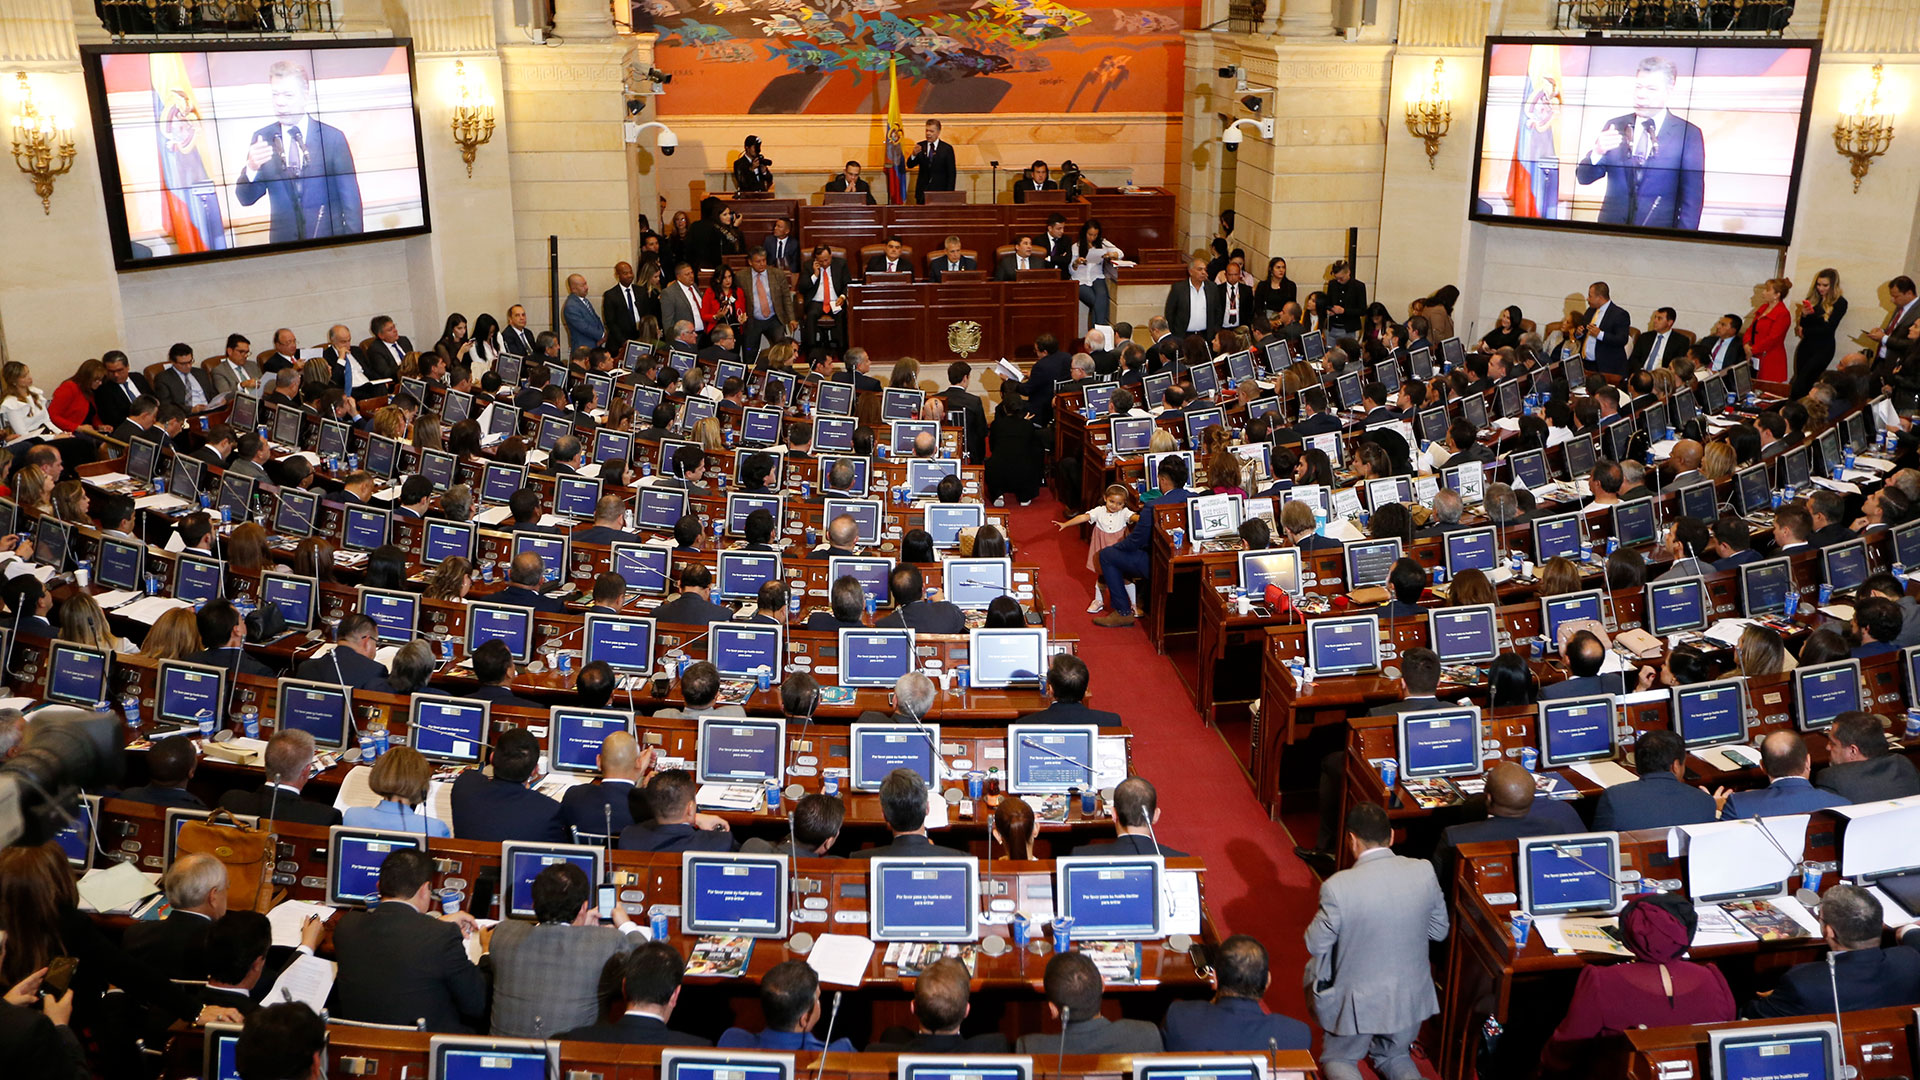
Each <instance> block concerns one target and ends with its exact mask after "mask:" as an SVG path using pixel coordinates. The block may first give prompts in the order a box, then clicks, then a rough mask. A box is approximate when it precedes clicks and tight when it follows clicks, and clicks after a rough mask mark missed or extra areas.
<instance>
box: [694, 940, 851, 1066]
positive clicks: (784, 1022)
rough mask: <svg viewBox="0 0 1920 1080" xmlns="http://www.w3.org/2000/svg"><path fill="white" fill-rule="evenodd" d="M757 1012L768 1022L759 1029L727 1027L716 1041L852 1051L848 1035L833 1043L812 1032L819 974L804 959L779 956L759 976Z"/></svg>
mask: <svg viewBox="0 0 1920 1080" xmlns="http://www.w3.org/2000/svg"><path fill="white" fill-rule="evenodd" d="M760 1012H761V1014H762V1015H764V1016H765V1017H766V1022H767V1026H766V1027H765V1028H764V1029H762V1030H760V1031H748V1030H747V1029H746V1028H738V1027H730V1028H728V1029H727V1030H726V1031H725V1032H723V1033H721V1035H720V1041H719V1042H718V1043H717V1044H716V1045H719V1046H724V1047H734V1048H739V1049H742V1050H780V1051H795V1050H810V1051H820V1050H827V1051H832V1052H834V1053H845V1054H851V1053H853V1052H854V1051H853V1042H852V1040H850V1039H835V1040H833V1043H832V1045H828V1044H827V1043H825V1042H823V1041H822V1040H821V1039H820V1037H819V1036H817V1035H815V1034H814V1033H813V1027H814V1025H815V1024H818V1023H819V1022H820V976H819V975H818V974H816V973H815V972H814V970H813V969H812V968H811V967H808V966H807V962H806V961H805V960H782V961H780V962H779V963H777V964H775V965H773V967H772V968H770V969H769V970H768V971H767V973H766V974H765V975H762V976H760Z"/></svg>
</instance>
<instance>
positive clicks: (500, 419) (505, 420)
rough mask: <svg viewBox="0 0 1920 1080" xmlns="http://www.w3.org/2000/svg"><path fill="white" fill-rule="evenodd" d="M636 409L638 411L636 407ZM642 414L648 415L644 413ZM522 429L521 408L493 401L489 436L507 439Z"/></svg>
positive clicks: (489, 414)
mask: <svg viewBox="0 0 1920 1080" xmlns="http://www.w3.org/2000/svg"><path fill="white" fill-rule="evenodd" d="M635 411H636V412H637V411H638V408H637V407H636V409H635ZM641 415H646V414H645V413H642V414H641ZM519 431H520V410H519V408H518V407H516V406H513V405H508V404H506V403H505V402H500V401H496V402H494V403H493V407H492V411H491V412H489V413H488V414H487V438H489V439H506V438H507V437H508V436H511V435H515V434H518V433H519Z"/></svg>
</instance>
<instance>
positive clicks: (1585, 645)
mask: <svg viewBox="0 0 1920 1080" xmlns="http://www.w3.org/2000/svg"><path fill="white" fill-rule="evenodd" d="M1562 654H1563V655H1564V656H1565V658H1566V661H1567V671H1568V672H1570V673H1571V674H1570V677H1569V678H1566V679H1562V680H1561V681H1559V682H1557V683H1549V684H1548V685H1546V686H1543V687H1541V688H1540V699H1541V700H1542V701H1558V700H1560V699H1562V698H1577V697H1591V696H1593V695H1595V694H1624V693H1626V692H1627V681H1626V675H1625V674H1624V673H1623V672H1618V671H1610V672H1608V673H1606V674H1604V675H1602V674H1601V673H1600V668H1601V666H1602V665H1603V664H1605V663H1606V660H1607V647H1606V646H1605V645H1602V644H1601V643H1600V639H1599V638H1597V637H1595V636H1594V635H1593V633H1592V632H1591V631H1587V630H1582V631H1580V632H1579V633H1577V634H1575V635H1573V637H1571V638H1568V639H1567V644H1566V648H1565V649H1564V650H1562Z"/></svg>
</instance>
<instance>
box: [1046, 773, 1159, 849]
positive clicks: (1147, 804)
mask: <svg viewBox="0 0 1920 1080" xmlns="http://www.w3.org/2000/svg"><path fill="white" fill-rule="evenodd" d="M1112 812H1113V827H1114V831H1115V832H1117V833H1118V834H1119V836H1118V837H1117V838H1116V839H1113V840H1106V841H1102V842H1100V843H1097V844H1082V845H1081V846H1080V847H1078V848H1075V849H1074V852H1073V853H1074V854H1075V855H1164V856H1166V857H1167V858H1169V859H1184V858H1186V857H1187V853H1186V852H1184V851H1175V850H1174V849H1173V848H1170V847H1167V846H1166V845H1165V844H1162V843H1160V842H1159V841H1158V840H1156V839H1154V837H1155V835H1156V833H1155V832H1154V830H1155V829H1157V828H1158V827H1159V825H1160V797H1159V794H1158V793H1157V792H1156V791H1154V788H1153V785H1152V784H1151V783H1149V782H1148V781H1147V778H1146V777H1144V776H1129V777H1127V778H1126V779H1125V780H1122V781H1120V783H1119V784H1117V785H1116V786H1115V787H1114V789H1113V811H1112Z"/></svg>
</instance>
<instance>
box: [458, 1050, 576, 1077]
mask: <svg viewBox="0 0 1920 1080" xmlns="http://www.w3.org/2000/svg"><path fill="white" fill-rule="evenodd" d="M549 1065H551V1062H549V1061H548V1060H547V1053H546V1051H545V1050H523V1049H514V1050H504V1049H501V1048H499V1047H489V1048H487V1049H484V1050H464V1049H459V1048H450V1049H448V1050H447V1051H446V1052H445V1054H444V1055H443V1056H442V1057H441V1059H440V1075H439V1080H547V1078H548V1075H549V1073H550V1072H551V1069H550V1068H549Z"/></svg>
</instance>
